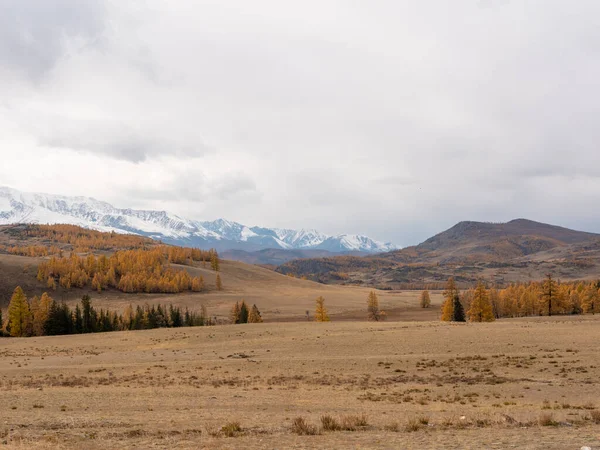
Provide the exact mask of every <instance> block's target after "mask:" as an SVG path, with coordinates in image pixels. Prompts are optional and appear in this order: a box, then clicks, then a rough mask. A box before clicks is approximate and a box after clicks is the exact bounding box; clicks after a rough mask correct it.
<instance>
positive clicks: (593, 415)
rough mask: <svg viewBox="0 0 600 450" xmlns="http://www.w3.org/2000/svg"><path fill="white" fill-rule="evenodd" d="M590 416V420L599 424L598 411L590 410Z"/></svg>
mask: <svg viewBox="0 0 600 450" xmlns="http://www.w3.org/2000/svg"><path fill="white" fill-rule="evenodd" d="M590 418H591V419H592V422H594V423H598V424H600V411H597V410H594V411H591V412H590Z"/></svg>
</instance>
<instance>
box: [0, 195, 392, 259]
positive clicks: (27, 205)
mask: <svg viewBox="0 0 600 450" xmlns="http://www.w3.org/2000/svg"><path fill="white" fill-rule="evenodd" d="M11 223H40V224H46V223H48V224H55V223H67V224H72V225H79V226H82V227H85V228H91V229H95V230H100V231H115V232H119V233H134V234H140V235H144V236H149V237H152V238H154V239H160V240H163V241H165V242H168V243H173V244H181V245H194V246H201V247H215V248H217V249H218V250H230V249H239V250H249V251H252V250H262V249H267V248H282V249H319V250H327V251H331V252H349V251H352V252H369V253H377V252H386V251H390V250H394V249H396V246H394V245H393V244H391V243H382V242H378V241H375V240H373V239H370V238H368V237H366V236H361V235H349V234H342V235H339V236H328V235H325V234H323V233H320V232H318V231H316V230H299V231H298V230H290V229H280V228H264V227H247V226H246V225H242V224H240V223H237V222H232V221H229V220H225V219H217V220H214V221H194V220H189V219H185V218H183V217H179V216H177V215H174V214H170V213H167V212H165V211H143V210H134V209H119V208H115V207H114V206H112V205H110V204H109V203H106V202H102V201H98V200H96V199H93V198H88V197H67V196H60V195H50V194H39V193H29V192H21V191H17V190H16V189H11V188H7V187H0V225H2V224H11Z"/></svg>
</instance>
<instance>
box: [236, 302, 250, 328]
mask: <svg viewBox="0 0 600 450" xmlns="http://www.w3.org/2000/svg"><path fill="white" fill-rule="evenodd" d="M248 314H249V311H248V305H246V302H245V301H244V300H242V303H241V304H240V318H239V322H238V323H248Z"/></svg>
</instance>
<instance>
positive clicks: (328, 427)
mask: <svg viewBox="0 0 600 450" xmlns="http://www.w3.org/2000/svg"><path fill="white" fill-rule="evenodd" d="M321 426H322V427H323V430H325V431H338V430H341V428H342V427H341V426H340V424H339V422H338V421H337V420H335V419H334V418H333V417H332V416H330V415H325V416H321Z"/></svg>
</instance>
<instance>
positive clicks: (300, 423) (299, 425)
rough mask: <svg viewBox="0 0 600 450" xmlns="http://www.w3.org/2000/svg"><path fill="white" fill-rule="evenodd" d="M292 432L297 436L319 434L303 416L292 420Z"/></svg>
mask: <svg viewBox="0 0 600 450" xmlns="http://www.w3.org/2000/svg"><path fill="white" fill-rule="evenodd" d="M292 433H295V434H297V435H299V436H314V435H316V434H319V429H318V428H317V427H316V426H315V425H311V424H309V423H308V422H307V421H306V419H305V418H304V417H296V418H295V419H294V421H293V422H292Z"/></svg>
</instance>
